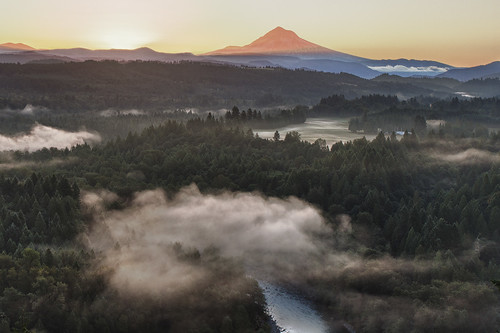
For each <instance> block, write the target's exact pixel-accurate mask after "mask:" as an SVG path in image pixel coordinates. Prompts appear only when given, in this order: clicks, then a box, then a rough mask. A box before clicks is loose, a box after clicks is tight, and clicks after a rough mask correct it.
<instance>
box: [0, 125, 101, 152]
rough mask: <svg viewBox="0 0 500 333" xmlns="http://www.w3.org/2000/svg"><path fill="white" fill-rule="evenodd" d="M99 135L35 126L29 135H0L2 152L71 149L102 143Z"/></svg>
mask: <svg viewBox="0 0 500 333" xmlns="http://www.w3.org/2000/svg"><path fill="white" fill-rule="evenodd" d="M100 141H101V137H100V136H99V135H98V134H95V133H90V132H87V131H79V132H67V131H64V130H61V129H57V128H53V127H49V126H43V125H39V124H37V125H35V126H34V127H33V128H32V129H31V131H30V132H29V133H23V134H19V135H16V136H5V135H0V150H1V151H9V150H21V151H29V152H32V151H36V150H40V149H42V148H58V149H64V148H70V147H72V146H76V145H79V144H84V143H96V142H100Z"/></svg>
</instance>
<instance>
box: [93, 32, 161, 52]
mask: <svg viewBox="0 0 500 333" xmlns="http://www.w3.org/2000/svg"><path fill="white" fill-rule="evenodd" d="M100 42H101V43H100V44H101V45H102V46H103V47H105V48H110V49H136V48H139V47H142V46H144V45H146V44H148V43H150V42H151V38H148V37H147V36H146V34H144V33H140V32H137V31H130V30H110V31H107V32H105V33H103V34H102V35H101V38H100Z"/></svg>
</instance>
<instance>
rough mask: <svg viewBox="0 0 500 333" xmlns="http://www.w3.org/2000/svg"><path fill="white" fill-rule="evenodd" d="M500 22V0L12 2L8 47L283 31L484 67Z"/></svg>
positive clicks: (499, 40) (187, 44) (164, 45)
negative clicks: (15, 45)
mask: <svg viewBox="0 0 500 333" xmlns="http://www.w3.org/2000/svg"><path fill="white" fill-rule="evenodd" d="M499 14H500V2H498V0H478V1H475V2H474V3H473V5H472V3H466V2H464V1H453V0H442V1H439V2H435V1H431V0H421V1H416V0H407V1H400V0H399V1H398V0H383V1H372V0H359V1H356V2H355V3H354V2H352V1H350V0H339V1H327V0H311V1H308V2H307V3H303V2H293V1H292V2H291V1H283V0H277V1H273V2H269V1H263V0H256V1H254V2H252V3H247V2H241V1H230V0H214V1H210V2H208V1H203V0H186V1H183V2H181V1H172V0H148V1H138V0H121V1H118V0H108V1H97V0H88V1H85V2H84V1H70V2H69V1H62V0H45V1H37V0H22V1H8V2H6V3H4V4H3V8H2V11H1V12H0V29H1V31H2V33H1V34H0V43H6V42H20V43H25V44H28V45H30V46H33V47H35V48H40V49H52V48H73V47H85V48H90V49H109V48H125V49H133V48H138V47H142V46H146V47H151V48H153V49H155V50H157V51H161V52H170V53H178V52H192V53H195V54H200V53H204V52H208V51H212V50H216V49H220V48H223V47H225V46H228V45H239V46H242V45H246V44H249V43H251V42H252V41H253V40H255V39H257V38H258V37H260V36H262V35H263V34H265V33H266V32H268V31H269V30H271V29H273V28H275V27H276V26H282V27H284V28H285V29H290V30H293V31H294V32H296V33H297V34H298V35H299V36H300V37H302V38H304V39H306V40H308V41H310V42H313V43H316V44H319V45H321V46H324V47H327V48H330V49H333V50H336V51H340V52H345V53H349V54H352V55H356V56H360V57H366V58H371V59H398V58H408V59H422V60H423V59H425V60H435V61H441V62H444V63H447V64H450V65H453V66H476V65H482V64H486V63H490V62H493V61H497V60H500V20H498V15H499Z"/></svg>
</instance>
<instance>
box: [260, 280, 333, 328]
mask: <svg viewBox="0 0 500 333" xmlns="http://www.w3.org/2000/svg"><path fill="white" fill-rule="evenodd" d="M258 282H259V286H260V287H261V289H262V290H263V291H264V296H265V298H266V302H267V311H268V313H269V315H270V316H271V318H272V319H273V320H274V322H275V323H276V325H277V326H278V329H279V331H280V332H281V333H327V332H328V326H327V324H326V323H325V321H324V320H323V319H322V318H321V316H320V315H319V314H318V313H317V312H316V311H315V310H314V309H313V308H312V306H311V304H309V302H307V301H306V300H304V299H303V298H302V297H300V296H298V295H294V294H292V293H290V292H288V291H287V290H285V289H284V288H282V287H278V286H277V285H275V284H272V283H269V282H266V281H262V280H258Z"/></svg>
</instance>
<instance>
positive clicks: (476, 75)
mask: <svg viewBox="0 0 500 333" xmlns="http://www.w3.org/2000/svg"><path fill="white" fill-rule="evenodd" d="M439 77H447V78H452V79H455V80H459V81H469V80H473V79H483V78H500V61H495V62H492V63H490V64H487V65H481V66H475V67H470V68H455V69H451V70H449V71H447V72H446V73H443V74H441V75H439Z"/></svg>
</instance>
